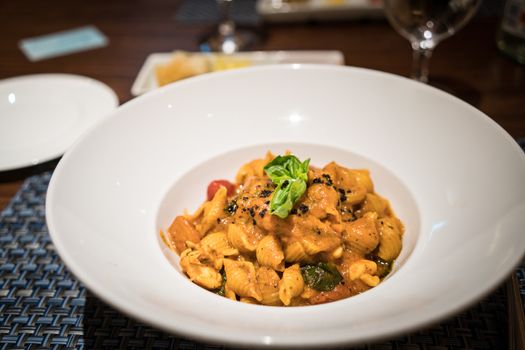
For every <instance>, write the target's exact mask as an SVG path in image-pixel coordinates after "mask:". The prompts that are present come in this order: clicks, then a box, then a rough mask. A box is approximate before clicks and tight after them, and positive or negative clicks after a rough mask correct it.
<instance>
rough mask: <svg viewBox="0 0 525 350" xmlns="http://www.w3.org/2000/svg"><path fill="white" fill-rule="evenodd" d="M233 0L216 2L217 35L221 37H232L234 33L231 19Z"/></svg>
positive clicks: (233, 24)
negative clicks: (217, 17) (218, 17)
mask: <svg viewBox="0 0 525 350" xmlns="http://www.w3.org/2000/svg"><path fill="white" fill-rule="evenodd" d="M232 1H233V0H217V2H218V4H219V16H220V22H219V33H220V35H222V36H223V37H226V36H232V35H233V33H234V32H235V22H234V21H233V20H232V18H231V4H232Z"/></svg>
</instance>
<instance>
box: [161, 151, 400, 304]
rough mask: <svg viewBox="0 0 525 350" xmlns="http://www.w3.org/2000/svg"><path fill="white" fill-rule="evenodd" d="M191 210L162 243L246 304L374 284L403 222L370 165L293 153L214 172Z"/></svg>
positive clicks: (199, 279)
mask: <svg viewBox="0 0 525 350" xmlns="http://www.w3.org/2000/svg"><path fill="white" fill-rule="evenodd" d="M207 194H208V199H207V200H206V201H205V202H204V203H203V204H202V205H201V206H200V207H199V208H198V209H197V210H196V211H195V212H194V213H184V214H183V215H179V216H177V217H175V219H174V220H173V222H172V223H171V225H170V226H169V228H168V229H167V230H166V232H164V233H163V232H161V236H162V238H163V241H164V242H165V244H166V245H167V246H168V247H169V248H170V249H172V250H173V251H175V252H176V253H177V254H179V256H180V266H181V269H182V271H183V272H184V273H185V274H186V275H187V276H188V278H189V279H190V280H191V281H192V282H194V283H196V284H197V285H199V286H201V287H203V288H206V289H208V290H210V291H212V292H214V293H216V294H218V295H221V296H224V297H226V298H230V299H232V300H237V301H241V302H246V303H253V304H262V305H273V306H300V305H314V304H320V303H326V302H331V301H336V300H340V299H343V298H347V297H351V296H353V295H356V294H359V293H362V292H365V291H367V290H368V289H370V288H373V287H375V286H377V285H378V284H379V283H380V282H381V280H382V279H383V278H384V277H385V276H386V275H387V274H388V273H389V272H390V270H391V268H392V264H393V262H394V260H395V259H396V258H397V257H398V255H399V253H400V251H401V246H402V236H403V232H404V227H403V224H402V223H401V221H400V220H399V219H398V218H397V217H396V216H395V214H394V212H393V211H392V209H391V208H390V204H389V202H388V201H387V200H386V199H385V198H382V197H381V196H380V195H378V194H377V193H375V191H374V184H373V182H372V180H371V177H370V173H369V171H367V170H362V169H349V168H346V167H344V166H341V165H339V164H337V163H335V162H331V163H329V164H327V165H326V166H324V167H323V168H317V167H314V166H311V165H310V164H309V160H306V161H303V162H301V161H300V160H299V159H297V158H296V157H295V156H293V155H291V154H286V155H284V156H274V155H273V154H271V153H268V154H267V155H266V156H265V158H262V159H255V160H252V161H250V162H248V163H246V164H244V165H243V166H242V167H241V168H240V169H239V171H238V172H237V175H236V177H235V183H230V182H229V181H227V180H216V181H213V182H211V183H210V185H209V186H208V193H207Z"/></svg>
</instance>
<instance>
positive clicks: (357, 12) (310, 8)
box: [256, 0, 384, 22]
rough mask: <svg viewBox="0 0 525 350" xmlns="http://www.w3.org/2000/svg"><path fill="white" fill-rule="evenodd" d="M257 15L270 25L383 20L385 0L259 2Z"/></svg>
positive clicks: (270, 0)
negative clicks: (364, 19)
mask: <svg viewBox="0 0 525 350" xmlns="http://www.w3.org/2000/svg"><path fill="white" fill-rule="evenodd" d="M256 6H257V12H258V13H259V14H260V15H261V16H262V17H263V18H264V20H266V21H269V22H305V21H333V20H348V19H362V18H382V17H384V12H383V1H382V0H304V1H295V2H290V1H280V0H258V1H257V5H256Z"/></svg>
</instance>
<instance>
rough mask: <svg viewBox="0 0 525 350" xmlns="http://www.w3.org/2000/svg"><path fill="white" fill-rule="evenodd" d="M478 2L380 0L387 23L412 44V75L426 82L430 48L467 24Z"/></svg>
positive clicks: (463, 0) (430, 54)
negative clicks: (382, 2)
mask: <svg viewBox="0 0 525 350" xmlns="http://www.w3.org/2000/svg"><path fill="white" fill-rule="evenodd" d="M480 3H481V0H384V9H385V14H386V16H387V18H388V20H389V22H390V24H391V25H392V26H393V27H394V29H395V30H396V31H397V32H398V33H399V34H401V35H402V36H404V37H405V38H407V39H408V40H409V41H410V44H411V45H412V56H413V59H412V75H411V77H412V78H413V79H415V80H418V81H421V82H423V83H427V82H428V63H429V60H430V57H431V56H432V50H433V49H434V48H435V47H436V45H437V44H438V43H440V42H441V41H442V40H443V39H446V38H448V37H449V36H451V35H453V34H454V33H456V32H457V31H458V30H459V29H461V28H462V27H463V26H464V25H465V24H467V22H468V21H469V20H470V19H471V18H472V16H474V14H475V13H476V11H477V9H478V7H479V4H480Z"/></svg>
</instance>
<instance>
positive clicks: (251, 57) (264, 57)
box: [131, 51, 345, 96]
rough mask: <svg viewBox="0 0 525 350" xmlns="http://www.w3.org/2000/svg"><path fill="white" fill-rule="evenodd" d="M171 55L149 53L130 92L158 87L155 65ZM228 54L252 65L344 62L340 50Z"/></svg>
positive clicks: (214, 55)
mask: <svg viewBox="0 0 525 350" xmlns="http://www.w3.org/2000/svg"><path fill="white" fill-rule="evenodd" d="M192 55H203V56H207V57H211V58H213V57H216V56H217V54H215V53H192ZM172 56H173V53H171V52H162V53H152V54H150V55H149V56H148V57H147V58H146V60H145V61H144V64H143V65H142V68H141V69H140V71H139V74H138V75H137V78H136V79H135V82H134V83H133V86H132V87H131V94H132V95H133V96H138V95H142V94H143V93H146V92H148V91H151V90H154V89H156V88H158V87H159V86H158V84H157V80H156V78H155V67H156V66H157V65H159V64H164V63H166V62H168V61H169V60H170V58H171V57H172ZM229 56H230V57H232V58H238V59H245V60H248V61H250V63H251V64H252V65H254V66H259V65H264V64H279V63H318V64H335V65H344V64H345V60H344V56H343V54H342V53H341V52H340V51H251V52H240V53H236V54H231V55H229Z"/></svg>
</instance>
